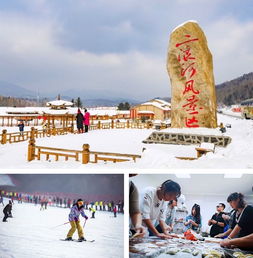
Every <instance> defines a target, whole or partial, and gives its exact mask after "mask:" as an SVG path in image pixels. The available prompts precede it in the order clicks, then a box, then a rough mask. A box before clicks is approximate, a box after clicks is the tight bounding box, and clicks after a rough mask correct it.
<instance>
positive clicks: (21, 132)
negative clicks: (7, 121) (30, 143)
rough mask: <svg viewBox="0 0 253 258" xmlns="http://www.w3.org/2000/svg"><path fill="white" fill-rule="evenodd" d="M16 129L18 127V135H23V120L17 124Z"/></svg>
mask: <svg viewBox="0 0 253 258" xmlns="http://www.w3.org/2000/svg"><path fill="white" fill-rule="evenodd" d="M18 127H19V132H20V135H23V134H24V127H25V125H24V122H23V120H21V121H20V122H19V124H18Z"/></svg>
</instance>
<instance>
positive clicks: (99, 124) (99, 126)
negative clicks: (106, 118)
mask: <svg viewBox="0 0 253 258" xmlns="http://www.w3.org/2000/svg"><path fill="white" fill-rule="evenodd" d="M98 129H101V122H100V121H98Z"/></svg>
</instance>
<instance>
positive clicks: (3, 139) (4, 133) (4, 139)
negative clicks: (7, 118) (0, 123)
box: [1, 129, 7, 144]
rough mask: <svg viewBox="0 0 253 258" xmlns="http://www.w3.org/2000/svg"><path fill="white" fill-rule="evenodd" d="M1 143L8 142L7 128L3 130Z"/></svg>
mask: <svg viewBox="0 0 253 258" xmlns="http://www.w3.org/2000/svg"><path fill="white" fill-rule="evenodd" d="M1 143H2V144H6V143H7V130H6V129H4V130H3V131H2V139H1Z"/></svg>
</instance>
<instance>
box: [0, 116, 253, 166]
mask: <svg viewBox="0 0 253 258" xmlns="http://www.w3.org/2000/svg"><path fill="white" fill-rule="evenodd" d="M221 122H222V123H223V124H224V125H226V124H230V125H231V128H227V132H226V133H225V135H226V136H230V137H231V138H232V143H231V144H229V145H228V146H227V147H226V148H222V147H216V148H215V153H208V154H207V155H206V156H203V157H201V158H200V159H198V160H194V161H188V160H178V159H176V158H175V157H176V156H192V157H196V150H195V147H197V146H196V145H190V146H186V145H171V144H144V143H142V141H143V140H144V139H146V138H147V137H148V136H149V135H150V134H151V133H152V132H153V131H154V130H153V129H112V130H109V129H107V130H96V131H90V132H89V133H88V134H75V135H73V134H69V135H63V136H52V137H45V138H39V139H36V145H39V146H47V147H57V148H65V149H76V150H82V145H83V144H84V143H88V144H89V145H90V150H91V151H102V152H116V153H127V154H140V155H142V158H141V159H137V162H136V163H134V162H133V161H130V162H120V163H116V164H115V163H112V162H107V163H106V164H105V163H104V162H103V161H100V162H98V163H97V164H94V163H89V164H87V165H82V164H81V162H76V161H74V159H69V161H67V162H66V161H64V158H63V157H62V158H60V159H59V161H57V162H55V161H54V157H51V158H50V160H49V161H46V160H45V156H42V158H41V160H40V161H37V160H34V161H32V162H27V146H28V142H22V143H15V144H6V145H2V146H1V148H0V160H1V168H2V169H4V168H5V169H13V168H19V169H28V168H29V169H38V168H40V169H52V168H54V169H62V168H66V169H74V168H76V169H84V168H93V169H95V170H96V169H112V168H115V169H134V168H138V169H153V168H154V169H168V168H180V169H183V168H191V169H195V168H196V169H204V168H210V169H217V168H220V169H222V168H225V169H229V168H240V169H244V168H245V169H246V168H247V169H252V168H253V160H252V156H253V120H244V119H241V118H236V117H232V116H226V115H223V114H218V124H220V123H221ZM0 129H1V128H0ZM164 131H167V132H178V133H201V134H209V135H210V134H215V135H222V134H221V132H220V131H219V129H206V128H196V129H175V128H174V129H172V128H171V129H165V130H164ZM143 148H145V151H144V152H142V150H143Z"/></svg>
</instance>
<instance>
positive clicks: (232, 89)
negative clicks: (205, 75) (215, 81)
mask: <svg viewBox="0 0 253 258" xmlns="http://www.w3.org/2000/svg"><path fill="white" fill-rule="evenodd" d="M216 94H217V102H218V103H219V104H225V105H227V106H230V105H233V104H240V103H241V102H242V101H243V100H245V99H250V98H253V73H248V74H244V75H243V76H241V77H238V78H237V79H234V80H231V81H227V82H224V83H222V84H219V85H217V86H216Z"/></svg>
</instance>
